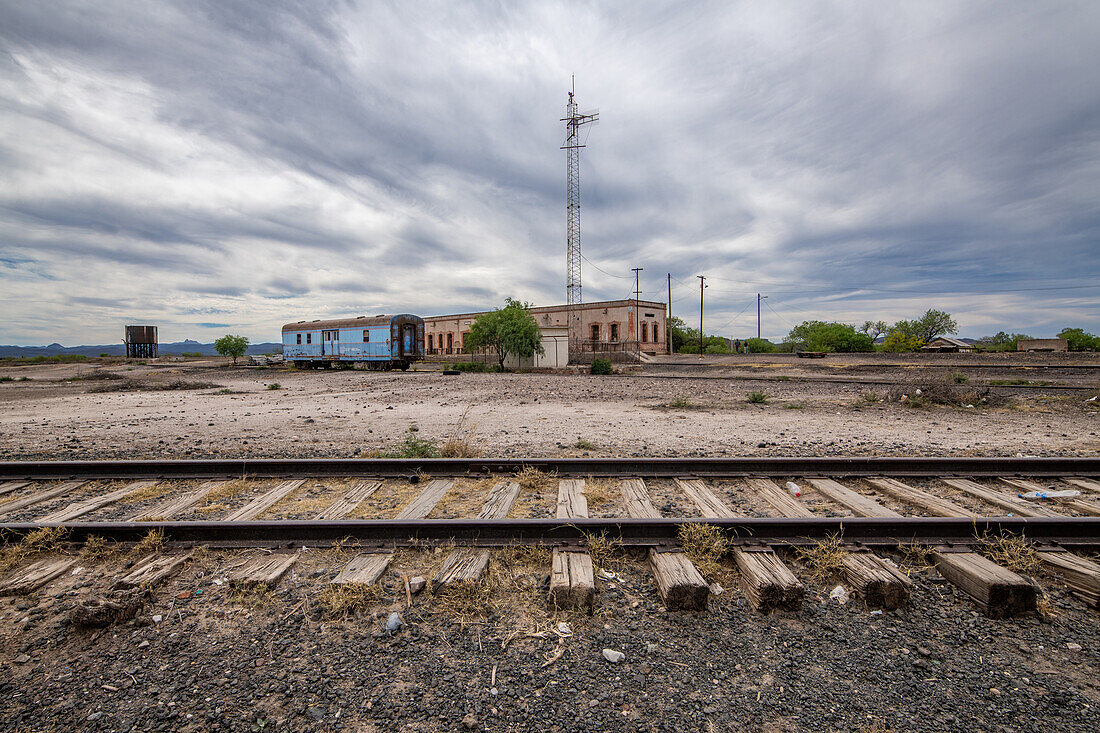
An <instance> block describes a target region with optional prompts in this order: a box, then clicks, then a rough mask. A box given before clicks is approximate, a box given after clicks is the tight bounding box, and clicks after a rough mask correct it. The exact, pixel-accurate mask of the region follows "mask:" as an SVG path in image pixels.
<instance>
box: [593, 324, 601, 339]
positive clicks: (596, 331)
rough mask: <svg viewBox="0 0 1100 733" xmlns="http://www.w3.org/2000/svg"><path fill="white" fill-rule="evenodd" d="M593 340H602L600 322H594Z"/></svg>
mask: <svg viewBox="0 0 1100 733" xmlns="http://www.w3.org/2000/svg"><path fill="white" fill-rule="evenodd" d="M592 340H593V341H599V340H600V324H598V323H593V324H592Z"/></svg>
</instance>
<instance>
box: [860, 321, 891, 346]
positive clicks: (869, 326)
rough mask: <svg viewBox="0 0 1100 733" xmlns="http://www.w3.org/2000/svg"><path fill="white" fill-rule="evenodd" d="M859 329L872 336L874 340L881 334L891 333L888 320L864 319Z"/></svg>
mask: <svg viewBox="0 0 1100 733" xmlns="http://www.w3.org/2000/svg"><path fill="white" fill-rule="evenodd" d="M859 330H860V331H861V332H862V333H865V334H867V335H868V336H870V337H871V340H872V341H874V340H875V339H877V338H878V337H879V336H882V335H885V334H886V333H889V331H890V326H889V325H887V323H886V321H864V322H863V325H862V326H860V327H859Z"/></svg>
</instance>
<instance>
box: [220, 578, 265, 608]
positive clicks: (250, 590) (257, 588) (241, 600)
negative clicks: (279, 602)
mask: <svg viewBox="0 0 1100 733" xmlns="http://www.w3.org/2000/svg"><path fill="white" fill-rule="evenodd" d="M229 600H230V601H231V602H233V603H236V604H237V605H238V606H247V607H248V608H265V607H267V606H270V605H271V604H273V603H274V602H275V590H274V589H273V588H271V587H269V586H268V585H266V584H265V583H255V584H250V585H237V586H234V587H233V590H232V592H231V593H230V594H229Z"/></svg>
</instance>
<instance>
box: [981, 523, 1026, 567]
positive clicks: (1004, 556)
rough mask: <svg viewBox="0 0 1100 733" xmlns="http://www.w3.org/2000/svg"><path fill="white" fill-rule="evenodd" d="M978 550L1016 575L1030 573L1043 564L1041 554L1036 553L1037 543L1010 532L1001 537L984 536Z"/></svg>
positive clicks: (1002, 534)
mask: <svg viewBox="0 0 1100 733" xmlns="http://www.w3.org/2000/svg"><path fill="white" fill-rule="evenodd" d="M977 550H978V552H979V553H981V554H982V555H984V556H985V557H987V558H989V559H990V560H992V561H993V562H995V563H997V564H998V565H1002V566H1004V567H1006V568H1008V569H1009V570H1011V571H1013V572H1015V573H1029V572H1032V571H1034V570H1036V569H1037V568H1038V567H1039V566H1040V565H1041V564H1042V561H1041V560H1040V559H1039V553H1037V552H1036V551H1035V543H1033V542H1032V541H1031V540H1029V539H1027V538H1026V537H1024V536H1023V535H1014V534H1010V533H1008V532H1003V533H1001V534H1000V535H983V536H981V537H979V538H978V547H977Z"/></svg>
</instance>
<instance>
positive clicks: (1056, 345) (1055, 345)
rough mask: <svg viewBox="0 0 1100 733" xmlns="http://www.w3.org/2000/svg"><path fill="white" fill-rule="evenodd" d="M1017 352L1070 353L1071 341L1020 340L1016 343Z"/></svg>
mask: <svg viewBox="0 0 1100 733" xmlns="http://www.w3.org/2000/svg"><path fill="white" fill-rule="evenodd" d="M1016 351H1069V341H1066V340H1065V339H1020V340H1019V341H1017V342H1016Z"/></svg>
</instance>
